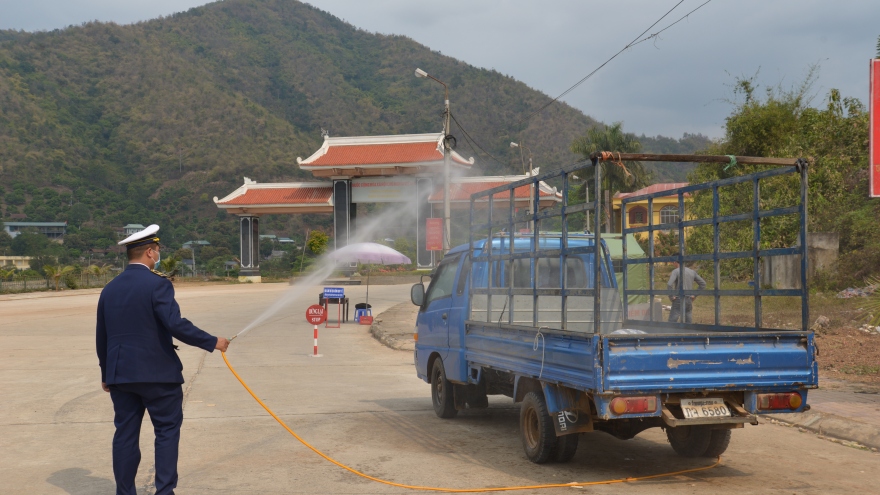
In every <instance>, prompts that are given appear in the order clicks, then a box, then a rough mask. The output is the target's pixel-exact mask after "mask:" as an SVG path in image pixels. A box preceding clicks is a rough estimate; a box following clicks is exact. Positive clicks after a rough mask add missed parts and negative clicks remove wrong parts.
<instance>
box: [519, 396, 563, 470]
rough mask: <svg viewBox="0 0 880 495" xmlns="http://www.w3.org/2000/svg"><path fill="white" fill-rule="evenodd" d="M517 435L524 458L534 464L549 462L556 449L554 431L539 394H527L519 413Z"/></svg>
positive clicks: (543, 401) (545, 406)
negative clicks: (518, 434) (520, 439)
mask: <svg viewBox="0 0 880 495" xmlns="http://www.w3.org/2000/svg"><path fill="white" fill-rule="evenodd" d="M519 433H520V437H521V438H522V444H523V450H524V451H525V453H526V457H528V459H529V460H530V461H532V462H534V463H535V464H543V463H545V462H547V461H549V460H550V459H551V457H552V455H553V453H554V452H553V451H554V450H555V449H556V430H555V429H554V428H553V421H552V418H551V417H550V414H549V413H548V412H547V402H546V401H545V400H544V395H543V394H541V393H540V392H529V393H527V394H526V396H525V398H523V401H522V407H521V408H520V411H519Z"/></svg>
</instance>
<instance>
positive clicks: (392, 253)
mask: <svg viewBox="0 0 880 495" xmlns="http://www.w3.org/2000/svg"><path fill="white" fill-rule="evenodd" d="M327 258H329V259H331V260H333V261H336V262H339V263H351V262H357V263H368V264H373V265H401V264H403V265H408V264H410V263H412V260H410V259H409V258H407V257H406V255H404V254H403V253H401V252H400V251H397V250H395V249H392V248H390V247H388V246H386V245H384V244H377V243H375V242H356V243H354V244H349V245H348V246H345V247H343V248H339V249H337V250H336V251H333V252H331V253H330V254H328V255H327ZM369 303H370V271H369V270H368V271H367V300H366V304H368V305H369ZM367 307H369V306H367Z"/></svg>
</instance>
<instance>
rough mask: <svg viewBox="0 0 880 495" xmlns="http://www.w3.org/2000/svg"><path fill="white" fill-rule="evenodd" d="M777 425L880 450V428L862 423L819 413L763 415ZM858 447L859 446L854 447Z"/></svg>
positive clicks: (875, 450)
mask: <svg viewBox="0 0 880 495" xmlns="http://www.w3.org/2000/svg"><path fill="white" fill-rule="evenodd" d="M761 417H762V418H767V419H769V420H771V421H773V422H776V423H782V424H786V425H789V426H792V427H797V428H799V429H802V430H807V431H811V432H813V433H817V434H819V435H821V436H824V437H829V438H831V439H836V440H842V441H844V442H855V443H856V444H859V445H862V446H865V447H868V448H869V449H871V450H872V451H874V452H877V451H878V450H880V428H878V427H877V426H874V425H870V424H867V423H862V422H861V421H858V420H855V419H852V418H845V417H842V416H837V415H834V414H828V413H822V412H818V411H807V412H802V413H789V414H762V415H761ZM852 446H854V447H855V446H857V445H852Z"/></svg>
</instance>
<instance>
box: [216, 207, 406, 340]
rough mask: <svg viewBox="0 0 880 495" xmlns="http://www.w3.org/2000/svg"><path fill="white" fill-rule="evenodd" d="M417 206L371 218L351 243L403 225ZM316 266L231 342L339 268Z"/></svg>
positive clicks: (323, 260)
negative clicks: (384, 228) (378, 231)
mask: <svg viewBox="0 0 880 495" xmlns="http://www.w3.org/2000/svg"><path fill="white" fill-rule="evenodd" d="M415 204H416V198H413V201H411V202H409V203H404V204H403V207H402V208H391V209H389V210H387V211H385V212H382V213H381V214H380V215H378V216H376V217H374V218H370V219H369V220H368V221H367V222H364V223H363V224H359V225H358V229H357V233H356V234H355V235H353V236H351V237H350V238H349V243H350V244H354V243H357V242H365V241H366V240H367V239H369V238H372V237H373V235H374V232H375V231H376V230H378V228H379V227H382V226H385V225H399V224H401V223H402V222H403V221H404V220H405V219H406V218H407V217H411V216H412V215H413V212H414V211H416V208H415V206H414V205H415ZM411 206H412V207H411ZM316 264H317V266H318V269H317V270H315V271H314V272H312V273H311V274H310V275H309V276H307V277H306V278H305V279H303V280H301V281H299V282H297V283H296V284H295V285H293V286H292V287H291V289H290V290H288V291H287V292H285V293H284V294H282V295H281V296H279V297H278V299H277V300H276V301H275V302H274V303H272V305H271V306H269V307H268V308H266V310H265V311H263V313H261V314H260V315H259V316H257V317H256V318H254V320H253V321H252V322H251V323H249V324H248V325H247V326H246V327H244V329H242V330H241V331H240V332H238V333H237V334H235V335H234V336H233V337H232V338H231V339H229V342H232V341H233V340H234V339H235V338H236V337H238V336H241V335H244V334H246V333H248V332H249V331H251V330H252V329H254V328H255V327H257V326H259V325H261V324H263V323H265V322H266V320H268V319H269V318H271V317H272V316H273V315H275V314H277V313H278V312H279V311H281V310H282V309H284V308H285V307H287V306H288V305H289V304H290V303H292V302H293V301H294V300H296V299H297V298H299V297H300V296H302V295H303V293H304V292H305V290H306V289H307V288H309V287H311V286H313V285H317V284H319V283H321V282H323V281H324V280H325V279H326V278H327V277H329V276H330V275H331V274H332V273H333V271H334V270H336V266H337V264H336V262H335V261H333V260H330V259H329V258H328V257H327V256H321V257H319V258H318V260H317V263H316Z"/></svg>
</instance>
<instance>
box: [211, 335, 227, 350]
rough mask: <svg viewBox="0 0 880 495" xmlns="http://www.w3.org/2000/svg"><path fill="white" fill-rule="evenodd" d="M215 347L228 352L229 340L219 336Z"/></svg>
mask: <svg viewBox="0 0 880 495" xmlns="http://www.w3.org/2000/svg"><path fill="white" fill-rule="evenodd" d="M214 349H217V350H218V351H220V352H226V349H229V341H228V340H226V339H225V338H223V337H217V344H216V345H215V346H214Z"/></svg>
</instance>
